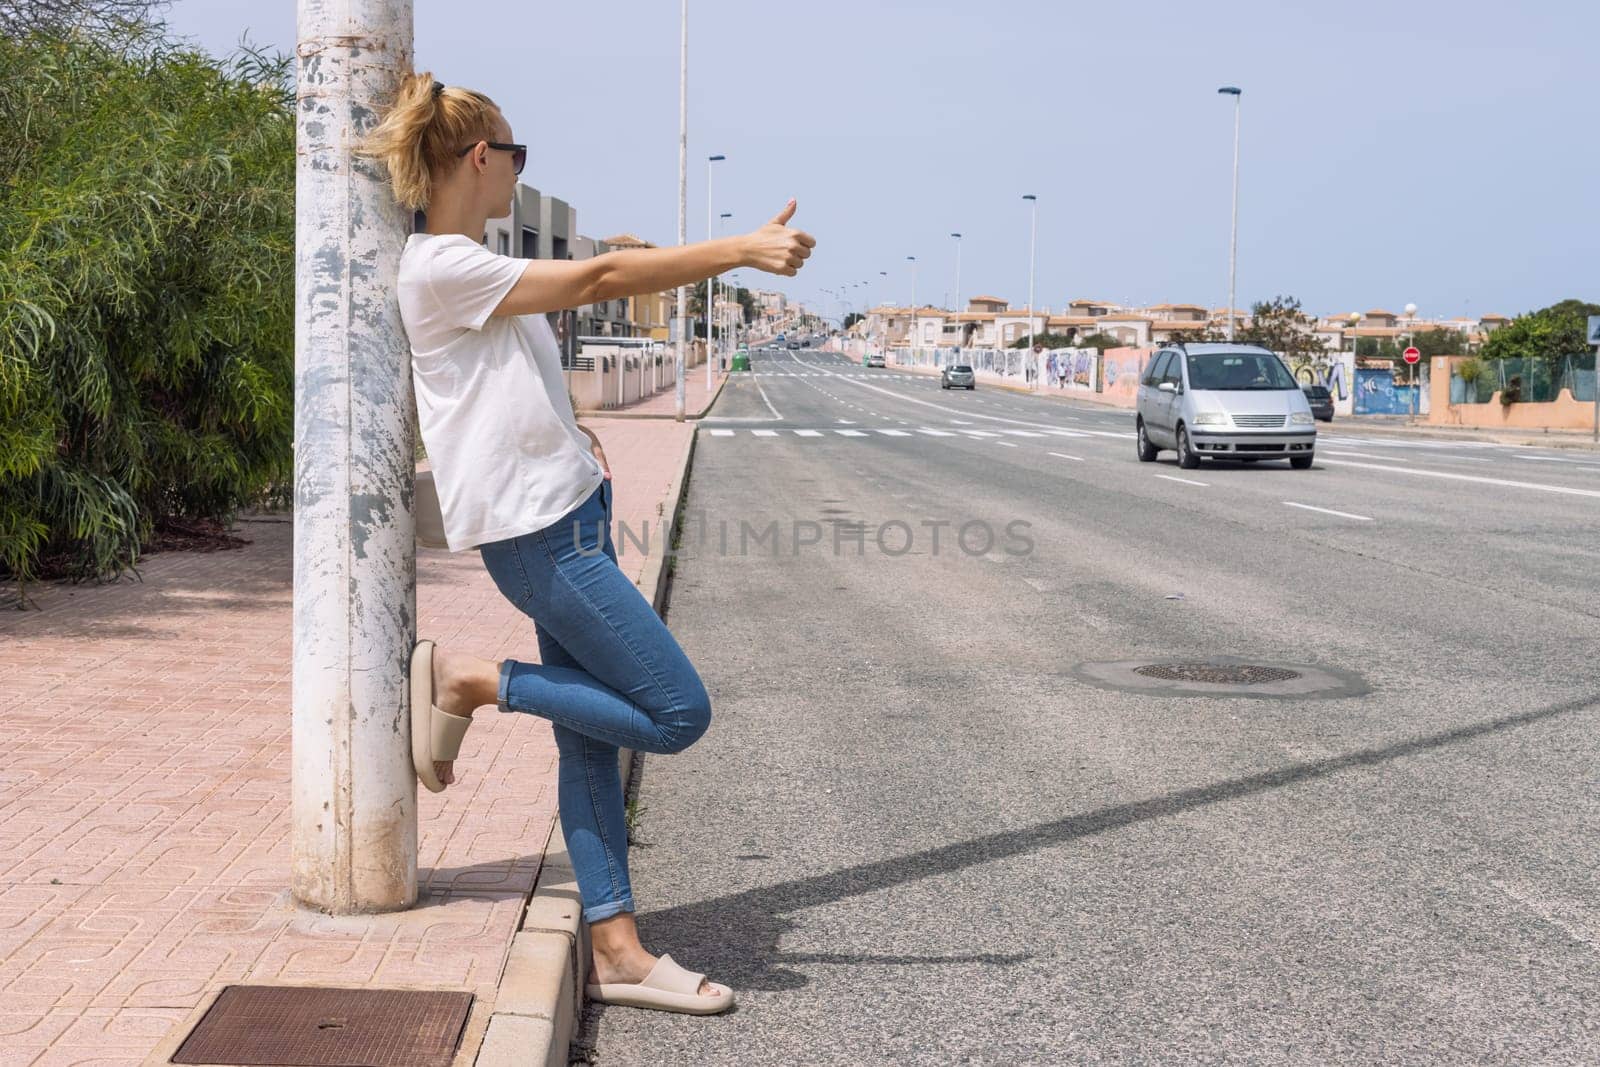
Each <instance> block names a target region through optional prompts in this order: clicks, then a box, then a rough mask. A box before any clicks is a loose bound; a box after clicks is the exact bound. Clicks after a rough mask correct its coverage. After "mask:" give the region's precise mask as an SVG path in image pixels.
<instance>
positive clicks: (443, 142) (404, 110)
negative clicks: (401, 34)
mask: <svg viewBox="0 0 1600 1067" xmlns="http://www.w3.org/2000/svg"><path fill="white" fill-rule="evenodd" d="M499 118H500V109H499V107H497V106H496V105H495V102H494V101H493V100H490V99H489V98H488V97H487V96H484V95H483V94H482V93H479V92H474V91H473V90H471V89H461V88H456V87H449V88H447V87H446V86H444V85H443V84H441V83H439V82H436V81H434V80H433V75H432V74H431V73H429V72H426V71H422V72H419V73H416V74H408V75H406V76H405V78H404V79H402V80H401V82H400V91H399V93H398V94H396V96H395V102H394V106H393V107H391V108H390V109H389V111H388V113H387V114H385V115H384V117H383V121H382V122H380V123H379V124H378V125H377V126H376V127H374V128H373V130H372V132H371V133H369V134H367V136H366V138H365V139H364V140H363V141H362V143H361V147H360V148H359V149H358V151H359V152H360V153H361V154H362V155H364V156H369V157H371V158H374V159H379V160H382V161H383V164H384V166H385V167H386V168H388V171H389V184H390V185H391V186H392V187H393V189H394V197H395V199H396V200H398V201H399V202H400V203H401V204H402V205H404V206H405V207H407V208H409V209H410V210H412V211H415V210H417V209H418V208H426V207H427V206H428V202H429V200H430V199H432V196H433V180H434V175H435V174H439V173H442V172H443V171H445V170H446V169H448V168H449V167H450V166H452V165H453V164H454V163H455V161H456V153H457V152H458V151H460V150H461V149H462V148H463V147H465V146H466V145H469V144H471V143H472V142H473V141H478V140H484V139H487V138H491V137H493V136H494V130H495V122H496V120H498V119H499Z"/></svg>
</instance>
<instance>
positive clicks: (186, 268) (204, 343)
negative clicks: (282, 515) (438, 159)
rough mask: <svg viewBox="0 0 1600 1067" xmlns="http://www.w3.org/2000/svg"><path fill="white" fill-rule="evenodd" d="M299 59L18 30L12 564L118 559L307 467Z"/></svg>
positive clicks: (7, 245)
mask: <svg viewBox="0 0 1600 1067" xmlns="http://www.w3.org/2000/svg"><path fill="white" fill-rule="evenodd" d="M288 73H289V68H288V61H287V60H286V59H285V58H282V57H276V58H267V57H263V56H261V55H258V54H255V53H252V52H248V51H246V52H243V53H241V54H240V55H238V56H236V57H233V58H231V59H229V60H226V61H217V60H214V59H212V58H210V57H207V56H205V55H203V54H201V53H198V52H195V51H192V50H190V49H188V48H186V47H182V46H178V45H174V44H172V43H170V42H168V41H166V40H165V39H163V38H162V36H161V35H160V31H158V30H150V29H144V30H129V31H127V34H126V35H125V36H124V37H122V38H121V39H120V40H115V39H113V40H109V41H108V40H107V39H106V38H99V39H96V40H90V39H89V38H88V36H87V35H80V36H77V37H67V38H61V37H48V36H44V35H38V34H36V35H32V36H27V37H6V38H0V128H3V129H5V130H6V131H7V133H6V137H5V138H4V139H3V140H0V573H3V574H6V575H8V576H10V577H11V578H13V579H15V580H17V581H19V582H23V581H26V580H27V579H29V578H31V577H33V576H34V575H35V574H36V573H37V572H38V570H39V565H40V561H41V560H42V559H50V560H52V561H54V562H57V563H59V564H60V566H61V569H63V570H64V571H65V572H67V573H69V574H72V575H74V576H77V577H107V576H112V575H115V574H118V573H120V572H122V571H123V570H125V569H127V568H129V567H132V566H133V565H134V564H135V563H136V561H137V560H138V557H139V553H140V550H141V548H142V547H143V546H144V544H145V543H146V542H147V541H148V539H149V538H150V536H151V534H152V532H153V530H155V529H156V528H157V526H158V525H159V524H160V523H161V522H162V521H163V520H167V519H173V520H178V519H209V520H215V521H221V522H227V521H230V520H231V519H232V517H233V515H234V514H235V513H236V512H237V510H238V509H239V508H240V507H242V506H244V505H246V504H248V503H250V502H252V501H255V500H257V499H260V498H261V497H262V495H263V494H265V493H269V492H275V493H278V494H281V493H282V492H283V489H284V487H285V486H287V485H288V484H289V483H290V482H291V481H292V452H291V444H292V441H293V430H294V319H293V298H294V169H295V162H294V160H295V156H294V137H295V128H294V107H293V96H292V93H291V91H290V89H289V84H290V83H289V77H288Z"/></svg>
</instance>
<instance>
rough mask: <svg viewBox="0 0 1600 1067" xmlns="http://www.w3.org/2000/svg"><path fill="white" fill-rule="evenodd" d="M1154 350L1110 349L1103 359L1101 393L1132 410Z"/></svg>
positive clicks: (1106, 351)
mask: <svg viewBox="0 0 1600 1067" xmlns="http://www.w3.org/2000/svg"><path fill="white" fill-rule="evenodd" d="M1155 353H1156V350H1155V349H1153V348H1108V349H1106V350H1105V353H1104V355H1103V356H1102V357H1101V359H1102V362H1101V370H1100V392H1101V393H1103V394H1104V395H1105V397H1106V399H1108V400H1112V401H1115V402H1116V403H1117V404H1118V405H1119V406H1121V407H1125V408H1131V407H1133V406H1134V404H1135V403H1136V402H1137V401H1138V399H1139V377H1140V375H1141V373H1142V372H1143V371H1144V366H1145V364H1146V363H1148V362H1149V360H1150V357H1151V356H1153V355H1155Z"/></svg>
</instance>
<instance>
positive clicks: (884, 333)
mask: <svg viewBox="0 0 1600 1067" xmlns="http://www.w3.org/2000/svg"><path fill="white" fill-rule="evenodd" d="M878 277H880V278H882V279H883V284H884V285H888V284H889V272H888V271H886V270H880V271H879V272H878ZM880 333H881V336H882V338H883V364H884V366H888V365H889V316H888V315H885V316H884V317H883V323H882V330H881V331H880Z"/></svg>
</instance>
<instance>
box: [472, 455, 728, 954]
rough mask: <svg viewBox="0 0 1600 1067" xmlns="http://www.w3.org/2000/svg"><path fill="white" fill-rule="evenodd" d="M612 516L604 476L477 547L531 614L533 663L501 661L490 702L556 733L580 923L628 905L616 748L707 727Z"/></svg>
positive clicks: (690, 739) (704, 708)
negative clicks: (535, 522)
mask: <svg viewBox="0 0 1600 1067" xmlns="http://www.w3.org/2000/svg"><path fill="white" fill-rule="evenodd" d="M611 516H612V507H611V481H610V480H609V479H607V480H606V481H603V482H601V483H600V486H599V488H597V489H596V490H595V491H594V492H593V493H592V494H590V496H589V498H588V499H587V500H585V501H584V502H583V503H581V504H579V505H578V506H577V507H576V508H574V509H573V510H572V511H570V512H568V513H567V514H566V515H564V516H563V517H561V518H560V519H557V520H556V521H555V522H553V523H551V524H550V525H549V526H546V527H545V528H544V529H542V530H538V531H535V532H534V533H529V534H523V535H521V536H519V537H513V538H509V539H507V540H504V541H494V542H491V543H489V544H485V545H480V546H479V547H478V551H479V553H480V554H481V555H482V556H483V562H484V565H485V566H487V567H488V568H489V574H490V575H491V576H493V578H494V582H495V585H497V586H498V587H499V588H500V592H501V593H503V594H504V595H505V597H506V599H508V600H510V601H511V602H512V603H513V604H515V605H516V606H517V608H518V609H519V610H520V611H522V612H523V613H524V614H526V615H529V616H530V617H532V618H533V620H534V633H535V634H536V635H537V637H538V639H539V659H540V662H539V663H520V662H518V661H516V660H511V659H508V660H506V661H505V662H504V663H503V664H502V665H501V668H500V710H501V711H521V712H527V713H528V714H530V715H537V716H539V717H540V718H543V719H549V720H550V723H551V725H552V727H553V728H554V730H555V740H556V749H557V751H558V752H559V753H560V770H559V776H558V782H559V792H558V800H559V803H560V806H561V829H562V833H563V835H564V836H565V837H566V841H567V852H568V854H569V855H570V856H571V857H572V866H573V869H574V870H575V871H576V873H577V876H578V890H579V892H580V893H581V894H582V896H583V918H584V921H585V922H591V923H593V922H599V921H600V920H601V919H607V918H610V917H611V916H613V915H616V914H618V913H619V912H624V911H633V910H634V906H633V889H632V887H631V886H630V884H629V882H628V830H627V824H626V820H625V818H624V814H623V802H622V780H621V775H620V774H619V773H618V768H617V749H618V747H619V746H620V747H627V748H631V749H634V750H636V751H640V752H681V751H683V750H684V749H685V748H688V747H689V746H690V745H692V744H694V742H695V741H696V740H698V739H699V738H700V736H701V735H702V734H704V733H705V732H706V728H707V727H708V726H710V725H711V698H710V696H709V695H708V694H707V693H706V689H705V686H704V685H703V684H702V683H701V681H700V675H699V674H698V673H697V672H696V671H695V669H694V666H693V665H692V664H691V663H690V662H689V657H688V656H686V655H685V654H684V652H683V649H681V648H679V647H678V642H677V641H676V640H674V638H673V636H672V634H671V633H670V632H668V630H667V625H666V623H664V622H663V621H662V620H661V617H660V616H659V615H657V614H656V612H655V609H654V608H653V607H651V606H650V602H649V601H648V600H646V599H645V598H644V594H642V593H641V592H639V589H638V587H637V586H635V585H634V584H633V582H632V581H631V580H630V579H629V578H628V577H627V576H626V575H624V574H623V573H622V571H621V569H620V568H619V567H618V566H617V550H616V548H615V546H614V545H613V544H612V542H611Z"/></svg>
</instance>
